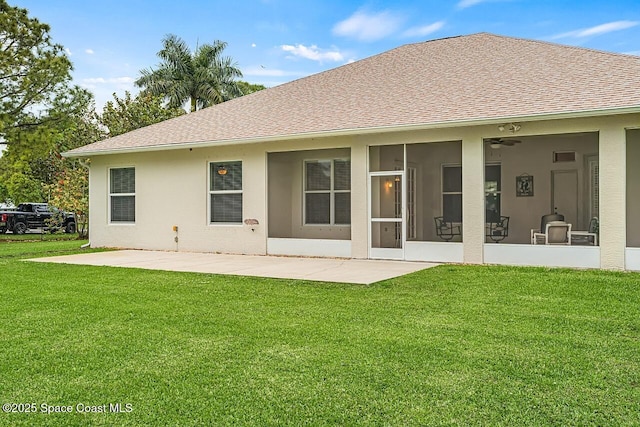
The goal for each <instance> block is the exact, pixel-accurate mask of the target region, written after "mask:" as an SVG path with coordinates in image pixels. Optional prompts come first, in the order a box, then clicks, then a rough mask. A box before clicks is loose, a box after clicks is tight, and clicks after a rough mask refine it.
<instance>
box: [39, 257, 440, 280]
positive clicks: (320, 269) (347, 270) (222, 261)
mask: <svg viewBox="0 0 640 427" xmlns="http://www.w3.org/2000/svg"><path fill="white" fill-rule="evenodd" d="M29 261H36V262H53V263H62V264H80V265H94V266H111V267H129V268H143V269H148V270H167V271H185V272H197V273H211V274H231V275H239V276H255V277H271V278H280V279H302V280H314V281H322V282H340V283H356V284H370V283H375V282H379V281H381V280H386V279H391V278H394V277H398V276H402V275H405V274H409V273H413V272H415V271H419V270H423V269H425V268H430V267H435V266H436V265H438V264H435V263H428V262H410V261H386V260H362V259H342V258H341V259H338V258H299V257H284V256H283V257H281V256H253V255H227V254H212V253H194V252H163V251H146V250H118V251H111V252H95V253H87V254H77V255H63V256H55V257H48V258H37V259H31V260H29Z"/></svg>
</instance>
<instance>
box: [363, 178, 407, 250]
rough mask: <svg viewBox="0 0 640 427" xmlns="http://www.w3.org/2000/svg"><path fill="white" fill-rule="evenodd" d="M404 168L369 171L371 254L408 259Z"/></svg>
mask: <svg viewBox="0 0 640 427" xmlns="http://www.w3.org/2000/svg"><path fill="white" fill-rule="evenodd" d="M404 186H405V185H404V172H403V171H393V172H371V173H370V174H369V200H370V204H369V218H370V221H369V257H370V258H380V259H398V260H401V259H404V242H405V209H404V205H403V203H404V194H406V189H405V188H404Z"/></svg>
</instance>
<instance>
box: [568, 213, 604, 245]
mask: <svg viewBox="0 0 640 427" xmlns="http://www.w3.org/2000/svg"><path fill="white" fill-rule="evenodd" d="M599 232H600V222H599V221H598V218H597V217H595V216H594V217H593V218H591V221H589V229H588V230H587V231H580V230H575V231H571V244H572V245H591V246H598V233H599Z"/></svg>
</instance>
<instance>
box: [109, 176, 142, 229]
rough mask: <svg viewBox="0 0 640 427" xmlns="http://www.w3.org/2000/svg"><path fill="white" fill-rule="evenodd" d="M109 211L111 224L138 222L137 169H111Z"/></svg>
mask: <svg viewBox="0 0 640 427" xmlns="http://www.w3.org/2000/svg"><path fill="white" fill-rule="evenodd" d="M109 205H110V206H109V211H110V221H111V222H124V223H127V222H128V223H132V222H135V221H136V169H135V168H113V169H109Z"/></svg>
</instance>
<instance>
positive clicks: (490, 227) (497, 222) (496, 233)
mask: <svg viewBox="0 0 640 427" xmlns="http://www.w3.org/2000/svg"><path fill="white" fill-rule="evenodd" d="M507 236H509V217H508V216H500V218H499V219H494V220H492V221H490V222H489V223H488V224H487V237H488V238H489V239H491V240H493V241H494V242H496V243H498V242H501V241H503V240H504V239H505V238H506V237H507Z"/></svg>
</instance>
